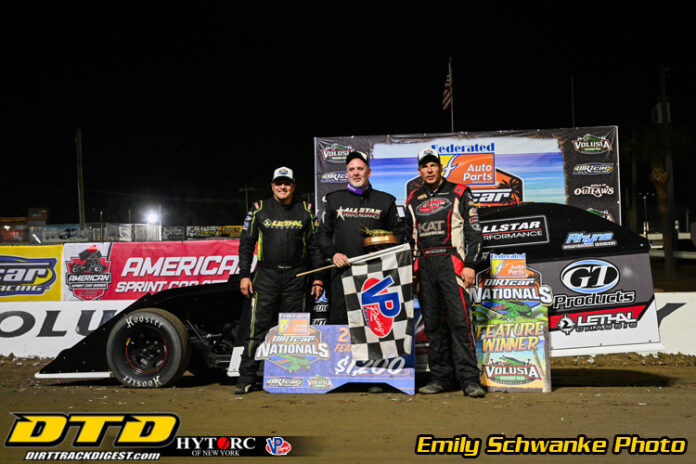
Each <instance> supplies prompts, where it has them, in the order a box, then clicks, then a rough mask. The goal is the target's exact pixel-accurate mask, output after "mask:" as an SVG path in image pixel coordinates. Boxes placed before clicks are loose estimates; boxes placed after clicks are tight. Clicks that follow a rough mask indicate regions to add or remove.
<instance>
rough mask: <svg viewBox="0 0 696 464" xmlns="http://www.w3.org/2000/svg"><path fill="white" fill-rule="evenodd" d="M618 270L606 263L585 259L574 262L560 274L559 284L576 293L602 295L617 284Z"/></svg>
mask: <svg viewBox="0 0 696 464" xmlns="http://www.w3.org/2000/svg"><path fill="white" fill-rule="evenodd" d="M619 276H620V274H619V270H618V269H616V267H614V265H613V264H610V263H608V262H606V261H601V260H599V259H586V260H583V261H577V262H574V263H572V264H570V265H568V266H566V268H565V269H563V271H562V272H561V282H563V285H565V286H566V287H567V288H569V289H570V290H573V291H574V292H578V293H586V294H589V293H602V292H606V291H608V290H611V289H612V288H614V286H615V285H616V284H618V283H619Z"/></svg>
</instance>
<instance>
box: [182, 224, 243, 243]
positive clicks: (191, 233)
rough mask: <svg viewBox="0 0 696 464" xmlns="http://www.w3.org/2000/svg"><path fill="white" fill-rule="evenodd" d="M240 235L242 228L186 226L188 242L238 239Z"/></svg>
mask: <svg viewBox="0 0 696 464" xmlns="http://www.w3.org/2000/svg"><path fill="white" fill-rule="evenodd" d="M241 234H242V226H187V227H186V238H187V239H188V240H196V239H211V238H224V237H230V238H238V237H239V236H240V235H241Z"/></svg>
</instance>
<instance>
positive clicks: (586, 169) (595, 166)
mask: <svg viewBox="0 0 696 464" xmlns="http://www.w3.org/2000/svg"><path fill="white" fill-rule="evenodd" d="M612 172H614V163H583V164H577V165H575V166H574V167H573V174H575V175H579V176H599V175H602V174H611V173H612Z"/></svg>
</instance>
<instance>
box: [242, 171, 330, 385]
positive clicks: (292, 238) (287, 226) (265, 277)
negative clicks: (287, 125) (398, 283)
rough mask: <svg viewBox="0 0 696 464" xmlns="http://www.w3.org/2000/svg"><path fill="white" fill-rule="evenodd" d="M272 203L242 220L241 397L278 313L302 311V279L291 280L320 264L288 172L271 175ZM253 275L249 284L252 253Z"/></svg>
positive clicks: (316, 292) (315, 286)
mask: <svg viewBox="0 0 696 464" xmlns="http://www.w3.org/2000/svg"><path fill="white" fill-rule="evenodd" d="M271 188H272V190H273V198H270V199H268V200H264V201H259V202H257V203H254V206H253V207H252V209H251V211H249V214H248V215H247V217H246V219H245V220H244V228H243V230H242V236H241V240H240V243H239V273H240V276H241V278H242V279H241V281H240V284H239V286H240V290H241V292H242V293H243V294H244V296H246V297H248V298H252V301H251V318H250V327H249V337H248V338H247V339H246V340H245V343H244V352H243V354H242V360H241V363H240V366H239V374H240V377H239V381H238V382H237V386H236V387H235V389H234V392H235V393H236V394H244V393H247V392H249V391H251V390H253V389H254V388H255V384H256V380H257V379H256V377H257V372H258V370H259V364H260V363H259V361H256V360H254V355H255V352H256V348H257V347H258V346H259V345H260V344H261V343H262V342H263V340H264V338H265V336H266V333H267V332H268V330H269V329H270V328H271V327H273V326H274V325H276V324H277V322H278V313H279V312H281V311H282V312H286V313H291V312H303V311H304V310H305V293H306V284H307V280H306V278H304V277H295V276H296V275H297V274H298V273H300V272H303V271H304V270H305V269H306V266H307V264H311V266H312V268H313V269H315V268H318V267H321V265H322V258H321V253H320V251H319V248H318V246H317V241H316V235H315V234H316V233H315V223H314V215H313V214H312V212H311V206H310V205H308V204H307V203H306V202H304V201H296V200H293V193H294V192H295V178H294V175H293V172H292V170H291V169H289V168H286V167H281V168H278V169H276V170H275V172H274V174H273V181H272V183H271ZM257 244H258V250H257V270H256V276H255V277H254V280H253V282H252V280H251V279H250V272H251V263H252V259H253V255H254V249H255V248H256V245H257ZM322 290H323V283H322V281H321V280H318V279H315V280H314V281H313V283H312V290H311V292H312V295H313V296H314V298H319V296H321V293H322Z"/></svg>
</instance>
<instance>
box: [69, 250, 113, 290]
mask: <svg viewBox="0 0 696 464" xmlns="http://www.w3.org/2000/svg"><path fill="white" fill-rule="evenodd" d="M66 264H67V267H68V272H67V273H66V275H65V279H66V284H67V286H68V288H69V289H70V291H71V292H72V294H73V295H75V296H76V297H77V298H79V299H81V300H86V301H90V300H98V299H99V298H101V297H102V296H104V293H105V292H106V290H107V289H108V288H109V285H110V284H111V272H109V271H110V270H111V261H109V260H107V259H106V257H104V256H102V254H101V252H100V251H99V249H98V247H97V246H96V245H93V246H91V247H89V248H87V249H86V250H84V251H82V252H81V253H80V254H79V255H78V256H76V257H73V258H72V259H71V260H70V261H68V262H67V263H66Z"/></svg>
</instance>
